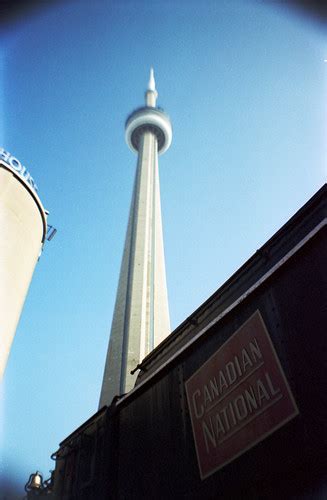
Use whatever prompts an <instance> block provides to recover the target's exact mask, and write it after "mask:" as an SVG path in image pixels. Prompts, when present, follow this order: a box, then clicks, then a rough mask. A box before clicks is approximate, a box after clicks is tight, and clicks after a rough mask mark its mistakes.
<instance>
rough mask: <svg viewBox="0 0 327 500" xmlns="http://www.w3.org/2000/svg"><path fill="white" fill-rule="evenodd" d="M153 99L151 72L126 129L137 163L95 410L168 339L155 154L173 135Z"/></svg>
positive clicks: (128, 383)
mask: <svg viewBox="0 0 327 500" xmlns="http://www.w3.org/2000/svg"><path fill="white" fill-rule="evenodd" d="M157 96H158V94H157V91H156V88H155V81H154V76H153V70H152V69H151V72H150V80H149V84H148V89H147V91H146V93H145V104H146V105H145V106H144V107H142V108H139V109H136V110H135V111H134V112H133V113H132V114H131V115H130V116H129V117H128V118H127V121H126V127H125V128H126V134H125V136H126V142H127V144H128V146H129V147H130V149H131V150H132V151H133V152H135V153H136V154H137V155H138V161H137V170H136V175H135V183H134V191H133V197H132V204H131V208H130V214H129V221H128V227H127V234H126V240H125V247H124V253H123V260H122V264H121V269H120V277H119V284H118V290H117V297H116V304H115V309H114V315H113V321H112V326H111V334H110V340H109V347H108V353H107V359H106V364H105V369H104V376H103V383H102V389H101V395H100V403H99V408H101V407H102V406H104V405H106V404H107V405H109V404H110V403H111V401H112V399H113V397H114V396H116V395H119V394H123V393H125V392H128V391H129V390H130V389H132V387H133V386H134V383H135V379H136V375H131V373H130V372H131V370H133V369H134V368H135V367H136V366H137V365H138V364H139V363H140V361H141V360H142V359H143V358H144V357H145V356H146V355H147V354H148V353H149V352H150V351H151V350H152V349H153V348H154V347H156V346H157V345H158V344H159V343H160V342H161V341H162V340H163V339H164V338H165V337H167V335H169V333H170V321H169V309H168V296H167V285H166V271H165V258H164V248H163V237H162V222H161V207H160V189H159V171H158V154H162V153H164V152H165V151H167V149H168V148H169V146H170V144H171V139H172V129H171V123H170V120H169V117H168V116H167V115H166V113H164V112H163V111H162V110H161V109H158V108H156V100H157Z"/></svg>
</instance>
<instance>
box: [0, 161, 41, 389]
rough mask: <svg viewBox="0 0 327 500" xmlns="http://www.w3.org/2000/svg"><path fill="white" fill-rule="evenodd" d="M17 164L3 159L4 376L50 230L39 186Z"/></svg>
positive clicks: (0, 309)
mask: <svg viewBox="0 0 327 500" xmlns="http://www.w3.org/2000/svg"><path fill="white" fill-rule="evenodd" d="M13 165H14V166H11V165H10V164H9V163H8V162H6V161H4V160H1V159H0V325H1V332H0V339H1V341H0V380H1V378H2V375H3V373H4V370H5V366H6V363H7V359H8V356H9V353H10V348H11V344H12V341H13V339H14V335H15V331H16V327H17V324H18V321H19V318H20V314H21V311H22V308H23V305H24V301H25V297H26V294H27V291H28V288H29V285H30V282H31V279H32V275H33V271H34V268H35V264H36V263H37V260H38V257H39V255H40V252H41V250H42V245H43V243H44V240H45V237H46V230H47V223H46V212H45V210H44V208H43V206H42V203H41V201H40V199H39V197H38V195H37V194H36V192H35V189H33V187H32V185H31V183H29V182H28V181H27V180H26V178H24V177H23V176H22V175H21V174H20V173H19V172H18V171H17V167H16V165H15V164H14V163H13ZM15 167H16V169H15Z"/></svg>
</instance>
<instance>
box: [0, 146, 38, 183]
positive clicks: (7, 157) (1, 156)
mask: <svg viewBox="0 0 327 500" xmlns="http://www.w3.org/2000/svg"><path fill="white" fill-rule="evenodd" d="M0 160H2V161H4V162H5V163H6V164H7V165H9V166H10V167H11V168H12V169H13V170H15V172H17V173H18V174H19V175H20V176H21V177H22V178H23V179H25V181H26V182H28V184H29V185H30V186H31V187H32V188H33V189H34V191H36V192H37V191H38V187H37V185H36V183H35V181H34V179H33V177H32V176H31V174H30V173H29V171H28V170H27V169H26V167H24V166H23V165H22V164H21V163H20V161H19V160H17V158H15V156H13V155H11V154H10V153H8V151H6V150H5V149H4V148H0Z"/></svg>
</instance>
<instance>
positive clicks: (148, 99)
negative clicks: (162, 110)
mask: <svg viewBox="0 0 327 500" xmlns="http://www.w3.org/2000/svg"><path fill="white" fill-rule="evenodd" d="M157 97H158V92H157V89H156V81H155V79H154V71H153V68H152V67H151V68H150V77H149V83H148V88H147V90H146V92H145V104H146V105H147V106H150V107H152V108H155V107H156V102H157Z"/></svg>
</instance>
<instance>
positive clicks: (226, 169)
mask: <svg viewBox="0 0 327 500" xmlns="http://www.w3.org/2000/svg"><path fill="white" fill-rule="evenodd" d="M326 45H327V44H326V30H325V31H323V29H322V28H321V27H320V26H319V25H315V24H313V23H312V22H309V21H308V20H305V19H303V18H301V17H299V16H296V15H295V14H294V13H290V12H289V11H288V10H286V9H277V8H276V7H274V6H272V5H271V4H269V5H267V4H265V5H264V4H263V3H262V2H254V1H242V2H236V1H234V0H229V1H220V2H211V1H206V2H199V3H197V2H192V1H187V2H186V1H180V2H177V3H176V2H160V1H155V2H151V3H150V2H146V1H139V2H129V1H126V2H125V1H124V2H118V1H114V2H108V1H102V0H101V1H100V0H97V1H93V2H88V1H83V0H81V1H79V2H64V3H63V4H61V3H59V4H58V5H56V4H52V6H51V7H49V8H48V9H42V10H40V11H36V12H35V13H34V15H33V16H31V17H25V18H24V19H22V20H20V22H17V23H15V24H12V25H11V27H10V28H8V29H7V31H6V33H5V43H4V45H3V50H2V54H1V61H2V75H1V85H2V94H1V103H0V104H1V106H0V108H1V109H2V110H3V117H4V118H3V121H2V123H1V127H0V133H1V134H2V141H1V142H2V145H3V147H5V148H6V149H7V150H9V151H10V152H11V153H12V154H14V155H15V156H16V157H17V158H18V159H19V160H20V161H21V162H22V163H23V164H24V165H25V166H26V167H27V168H28V169H29V171H30V172H31V174H32V176H33V177H34V179H35V180H36V182H37V184H38V186H39V195H40V198H41V200H42V201H43V203H44V206H45V208H47V209H48V210H49V211H50V216H49V223H50V224H52V225H54V226H55V227H56V228H57V229H58V233H57V235H56V237H55V238H54V239H53V240H52V241H51V242H50V243H47V244H46V247H45V249H44V253H43V255H42V257H41V259H40V261H39V263H38V264H37V267H36V269H35V273H34V277H33V280H32V283H31V287H30V290H29V294H28V297H27V300H26V302H25V306H24V310H23V313H22V317H21V321H20V323H19V326H18V329H17V332H16V336H15V340H14V343H13V347H12V350H11V354H10V359H9V362H8V365H7V370H6V374H5V378H4V381H3V384H2V400H3V401H2V405H1V407H2V421H3V428H2V448H3V454H2V461H3V464H2V467H3V474H4V475H7V476H8V477H11V478H14V479H15V480H17V481H18V482H19V483H20V484H22V485H23V484H24V483H25V482H26V480H27V478H28V476H29V474H30V473H31V472H32V471H33V470H34V471H35V470H36V469H38V470H41V471H42V473H43V474H44V476H46V477H47V476H48V471H49V469H50V468H53V467H54V462H52V461H51V460H50V455H51V453H52V452H54V451H55V450H56V449H57V447H58V444H59V442H60V441H61V440H62V439H63V438H65V436H67V435H68V434H69V433H70V432H72V431H73V430H74V429H75V428H76V427H77V426H78V425H80V424H81V423H82V422H83V421H84V420H86V419H87V418H89V417H90V416H91V415H92V414H93V413H95V412H96V410H97V405H98V399H99V394H100V388H101V382H102V374H103V368H104V362H105V355H106V350H107V344H108V338H109V332H110V324H111V317H112V311H113V306H114V300H115V293H116V287H117V281H118V273H119V267H120V260H121V256H122V249H123V243H124V237H125V230H126V225H127V217H128V210H129V204H130V198H131V191H132V184H133V177H134V172H135V166H136V157H135V156H134V155H133V154H132V153H131V152H130V151H129V149H128V147H127V145H126V144H125V141H124V122H125V119H126V117H127V115H128V114H129V113H130V112H131V111H132V110H133V109H135V108H136V107H138V106H140V105H142V104H143V102H144V90H145V88H146V84H147V81H148V74H149V68H150V66H152V65H153V66H154V69H155V76H156V81H157V89H158V92H159V99H158V105H159V106H162V107H164V109H165V110H166V111H167V112H168V114H169V115H170V117H171V120H172V124H173V143H172V146H171V148H170V150H169V151H168V152H167V153H165V154H164V155H163V156H161V157H160V182H161V199H162V212H163V225H164V238H165V253H166V270H167V280H168V293H169V302H170V312H171V323H172V327H173V328H175V327H176V326H178V324H179V323H181V322H182V321H183V320H184V319H185V317H186V316H188V315H189V314H191V313H192V311H193V310H194V309H195V308H197V307H198V306H199V305H200V304H201V303H202V302H203V301H204V300H205V299H207V298H208V297H209V296H210V295H211V294H212V293H213V292H214V291H215V290H216V289H217V288H218V287H219V286H220V285H222V284H223V283H224V281H225V280H226V279H227V278H228V277H229V276H230V275H231V274H232V273H233V272H234V271H236V270H237V269H238V267H240V265H241V264H242V263H244V261H245V260H247V259H248V258H249V257H250V256H251V255H252V254H253V253H254V252H255V251H256V250H257V249H258V248H259V247H260V246H261V245H263V244H264V243H265V241H266V240H267V239H268V238H269V237H270V236H272V235H273V234H274V232H275V231H276V230H277V229H279V227H280V226H281V225H282V224H284V223H285V222H286V221H287V220H288V219H289V218H290V217H291V216H292V215H293V213H294V212H295V211H296V210H297V209H299V208H300V207H301V206H302V205H303V204H304V203H305V202H306V201H307V200H308V199H309V197H310V196H311V195H313V194H314V193H315V192H316V191H317V190H318V189H319V187H320V186H321V185H322V184H323V183H324V182H325V181H326V151H325V143H326V89H327V86H326V81H327V79H326V76H327V65H326V63H324V59H326V57H327V46H326Z"/></svg>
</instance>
